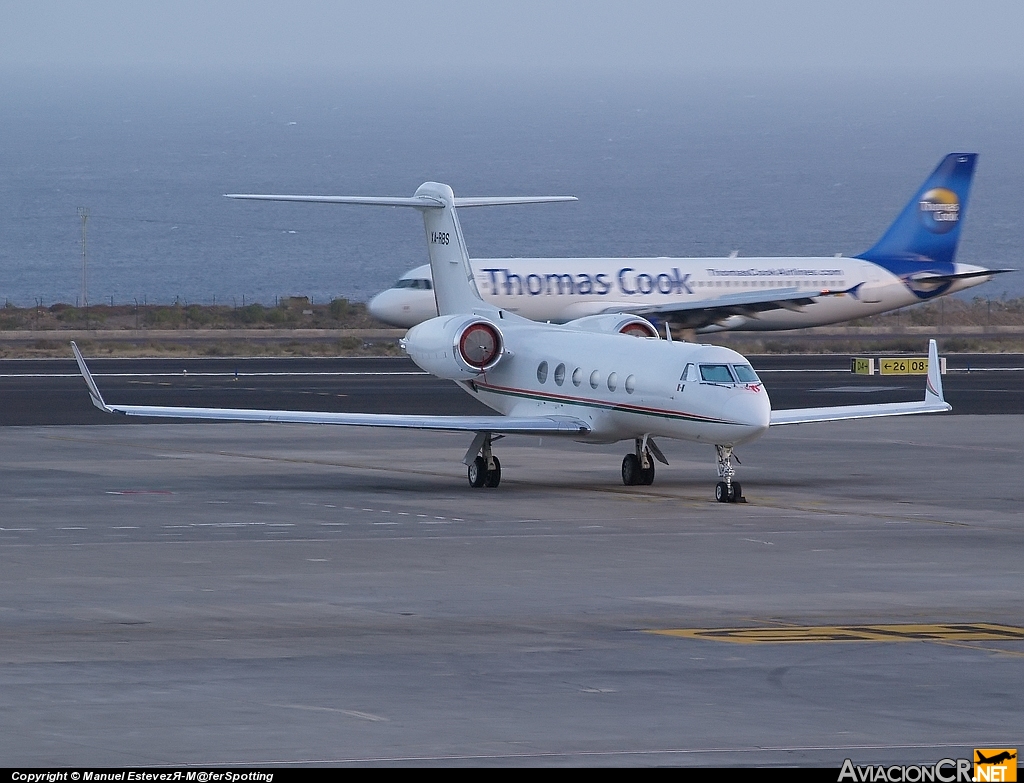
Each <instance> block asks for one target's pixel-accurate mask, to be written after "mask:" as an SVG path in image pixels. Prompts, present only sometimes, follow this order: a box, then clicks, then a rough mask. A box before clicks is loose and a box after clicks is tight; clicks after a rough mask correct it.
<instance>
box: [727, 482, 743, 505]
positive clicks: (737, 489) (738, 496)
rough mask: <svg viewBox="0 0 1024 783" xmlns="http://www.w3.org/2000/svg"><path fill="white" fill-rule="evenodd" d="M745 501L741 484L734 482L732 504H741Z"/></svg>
mask: <svg viewBox="0 0 1024 783" xmlns="http://www.w3.org/2000/svg"><path fill="white" fill-rule="evenodd" d="M741 500H743V488H742V487H741V486H740V482H738V481H734V482H732V499H731V500H730V501H729V502H730V503H739V502H740V501H741Z"/></svg>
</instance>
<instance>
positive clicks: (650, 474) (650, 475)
mask: <svg viewBox="0 0 1024 783" xmlns="http://www.w3.org/2000/svg"><path fill="white" fill-rule="evenodd" d="M637 483H639V484H643V485H644V486H647V487H649V486H650V485H651V484H653V483H654V463H653V462H652V463H651V466H650V467H649V468H647V469H646V470H645V469H644V468H640V481H639V482H637Z"/></svg>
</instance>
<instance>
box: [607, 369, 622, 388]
mask: <svg viewBox="0 0 1024 783" xmlns="http://www.w3.org/2000/svg"><path fill="white" fill-rule="evenodd" d="M618 386H619V374H618V373H616V372H613V373H611V374H609V375H608V391H615V389H616V388H618Z"/></svg>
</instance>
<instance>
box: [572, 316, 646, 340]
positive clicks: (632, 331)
mask: <svg viewBox="0 0 1024 783" xmlns="http://www.w3.org/2000/svg"><path fill="white" fill-rule="evenodd" d="M565 326H567V327H569V328H570V329H579V330H580V331H581V332H603V333H605V334H628V335H631V336H633V337H652V338H654V339H658V330H657V329H655V328H654V324H652V323H651V322H650V321H648V320H647V319H646V318H641V317H640V316H638V315H628V314H625V313H605V314H604V315H588V316H584V317H583V318H577V319H576V320H575V321H569V322H568V323H566V324H565Z"/></svg>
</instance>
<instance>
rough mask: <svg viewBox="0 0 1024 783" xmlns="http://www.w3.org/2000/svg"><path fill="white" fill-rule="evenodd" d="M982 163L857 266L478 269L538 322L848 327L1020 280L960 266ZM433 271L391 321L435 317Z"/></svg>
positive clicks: (732, 262) (906, 218) (392, 310)
mask: <svg viewBox="0 0 1024 783" xmlns="http://www.w3.org/2000/svg"><path fill="white" fill-rule="evenodd" d="M976 159H977V155H975V154H973V153H954V154H951V155H947V156H946V157H945V158H944V159H943V160H942V162H941V163H939V165H938V168H936V169H935V171H934V172H932V174H931V176H929V177H928V179H927V180H925V182H924V184H923V185H922V186H921V187H920V189H919V190H918V191H917V193H916V194H914V197H913V198H912V199H911V200H910V202H909V203H908V204H907V206H906V207H905V208H904V210H903V211H902V212H901V213H900V215H899V217H898V218H897V219H896V221H895V222H894V223H893V224H892V226H891V227H890V228H889V230H888V231H887V232H886V233H885V235H884V236H883V237H882V238H881V239H880V240H879V241H878V243H877V244H876V245H875V246H874V247H873V248H871V249H870V250H868V251H867V252H865V253H862V254H861V255H859V256H855V257H853V258H845V257H843V256H837V257H833V258H829V257H824V258H746V257H744V258H740V257H739V256H738V255H733V256H730V257H728V258H481V259H471V260H470V265H471V267H472V269H473V278H474V280H475V281H476V285H477V289H478V290H479V291H480V293H481V294H482V295H483V298H484V300H485V301H487V302H489V303H491V304H493V305H494V306H496V307H498V308H501V309H502V310H504V311H505V312H512V313H516V314H517V315H521V316H524V317H525V318H530V319H532V320H534V321H551V322H553V323H565V322H567V321H571V320H573V319H576V318H580V317H582V316H587V315H598V314H603V313H631V314H633V315H643V316H646V317H648V318H649V319H651V320H655V321H659V320H663V321H668V322H671V323H672V325H673V326H676V327H683V328H688V329H696V330H697V331H698V332H700V333H708V332H717V331H727V330H740V331H771V330H776V329H796V328H800V327H806V326H821V325H823V324H831V323H837V322H840V321H848V320H851V319H854V318H863V317H864V316H868V315H874V314H876V313H882V312H886V311H888V310H896V309H898V308H900V307H906V306H907V305H912V304H916V303H918V302H922V301H926V300H929V299H933V298H935V297H938V296H943V295H945V294H953V293H956V292H958V291H963V290H964V289H967V288H970V287H971V286H975V285H978V284H979V283H984V282H986V281H988V280H990V279H991V278H992V276H993V275H996V274H1000V273H1002V272H1009V271H1011V270H1009V269H985V268H983V267H980V266H973V265H970V264H960V263H957V262H955V261H954V258H955V255H956V248H957V243H958V241H959V239H960V226H961V224H962V223H963V220H964V216H965V215H966V211H967V197H968V194H969V191H970V187H971V179H972V176H973V174H974V164H975V161H976ZM432 287H433V279H432V277H431V274H430V266H429V265H428V264H425V265H423V266H421V267H417V268H416V269H413V270H411V271H409V272H407V273H406V274H404V275H402V277H401V279H399V280H398V282H397V283H395V285H394V286H393V287H392V288H389V289H388V290H386V291H382V292H381V293H379V294H377V296H375V297H374V298H373V299H371V300H370V303H369V305H368V307H369V310H370V312H371V313H372V314H373V315H374V316H376V317H377V318H379V319H380V320H382V321H385V322H387V323H390V324H394V325H395V326H401V327H404V328H409V327H411V326H415V325H416V324H418V323H421V322H423V321H426V320H427V319H428V318H434V317H435V316H436V315H437V307H436V303H435V302H434V295H433V291H432V290H431V289H432Z"/></svg>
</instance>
